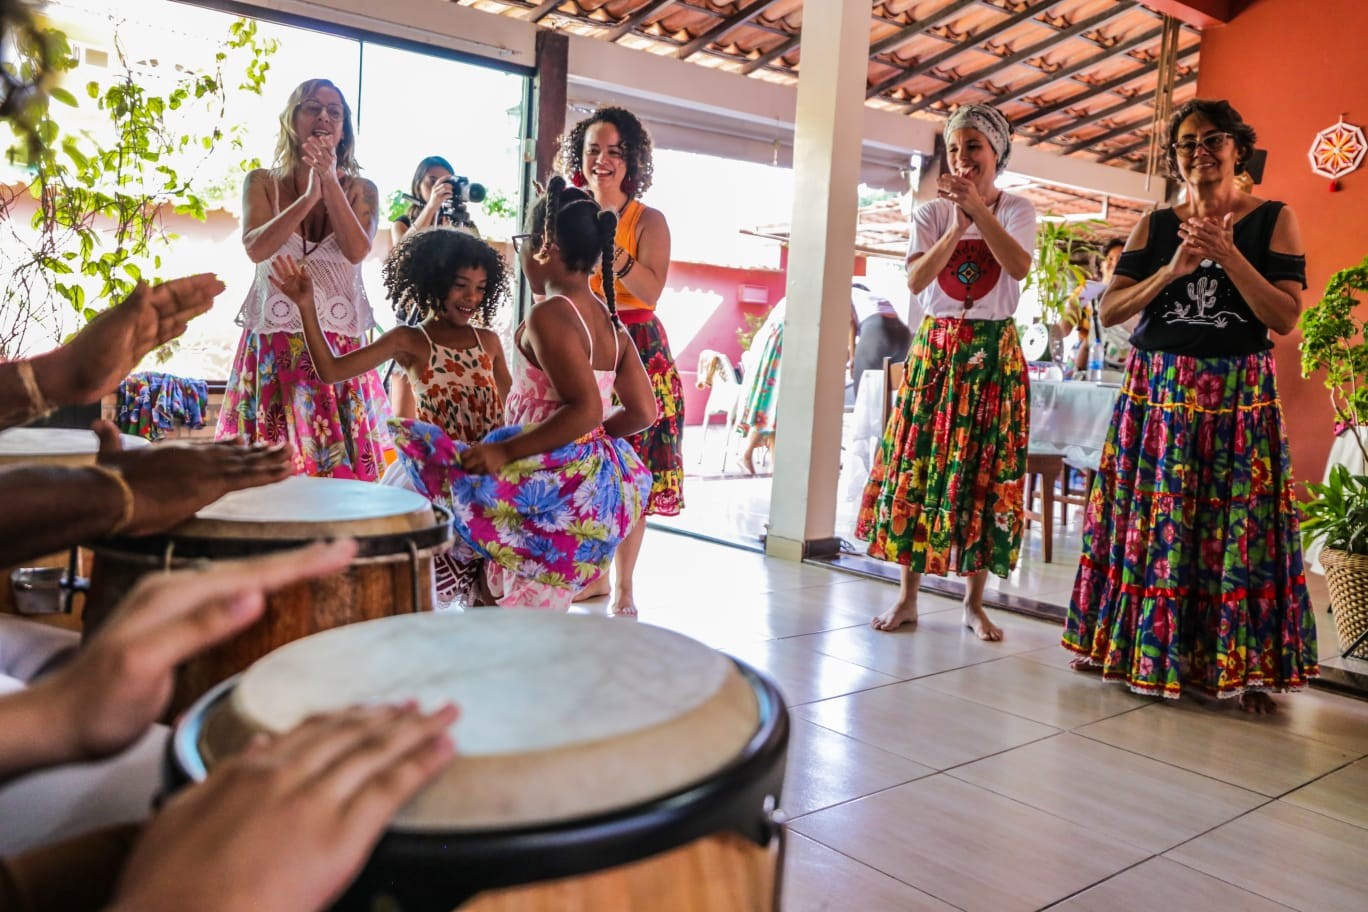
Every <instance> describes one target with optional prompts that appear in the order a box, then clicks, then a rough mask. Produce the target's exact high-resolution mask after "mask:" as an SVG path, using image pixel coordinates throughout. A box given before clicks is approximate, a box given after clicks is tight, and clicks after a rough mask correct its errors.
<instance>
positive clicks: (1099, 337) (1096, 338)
mask: <svg viewBox="0 0 1368 912" xmlns="http://www.w3.org/2000/svg"><path fill="white" fill-rule="evenodd" d="M1092 326H1093V331H1092V342H1091V343H1090V344H1089V345H1088V379H1089V380H1091V381H1092V382H1094V383H1099V382H1101V380H1102V371H1103V369H1104V368H1106V366H1107V342H1106V339H1104V338H1103V331H1102V320H1101V318H1100V315H1099V314H1098V313H1097V310H1096V308H1094V309H1093V315H1092Z"/></svg>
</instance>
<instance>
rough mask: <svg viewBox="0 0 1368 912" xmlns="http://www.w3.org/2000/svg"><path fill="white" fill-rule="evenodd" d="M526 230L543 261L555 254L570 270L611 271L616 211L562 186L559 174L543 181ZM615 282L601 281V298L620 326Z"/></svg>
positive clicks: (581, 192) (607, 274)
mask: <svg viewBox="0 0 1368 912" xmlns="http://www.w3.org/2000/svg"><path fill="white" fill-rule="evenodd" d="M547 212H554V213H555V218H553V219H550V220H548V219H547ZM527 233H528V234H530V235H531V238H530V243H531V244H532V245H533V247H534V249H536V250H537V253H536V256H537V258H538V259H540V260H542V261H543V262H545V261H546V260H547V259H548V258H549V257H551V256H553V255H556V256H559V257H560V259H561V262H562V263H564V264H565V268H566V269H568V270H570V271H571V272H577V273H588V272H592V271H593V270H594V268H595V267H597V268H599V269H600V270H602V274H603V275H606V276H611V275H612V274H613V254H614V253H615V252H616V247H615V245H614V238H615V237H616V236H617V213H616V212H613V211H611V210H608V209H601V208H599V204H598V203H596V202H594V198H593V197H592V196H590V195H589V194H588V193H587V192H586V191H584V190H581V189H579V188H578V187H568V186H566V183H565V178H563V177H561V176H560V175H559V174H557V175H556V176H554V177H552V178H551V180H550V181H548V182H547V186H546V195H545V196H543V197H542V198H541V199H539V200H537V202H536V204H535V205H533V207H532V211H531V213H530V214H529V215H528V217H527ZM615 284H616V283H615V282H604V283H603V297H604V302H605V303H606V304H607V305H608V313H609V314H610V315H611V316H612V318H613V322H614V323H615V324H617V325H621V321H620V320H619V319H618V315H617V293H616V290H615V289H614V287H613V286H614V285H615Z"/></svg>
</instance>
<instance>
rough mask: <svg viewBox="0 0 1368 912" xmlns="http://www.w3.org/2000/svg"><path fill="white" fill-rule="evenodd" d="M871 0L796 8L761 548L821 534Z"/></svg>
mask: <svg viewBox="0 0 1368 912" xmlns="http://www.w3.org/2000/svg"><path fill="white" fill-rule="evenodd" d="M872 9H873V0H821V2H815V3H808V4H807V5H806V6H805V7H804V9H803V63H802V66H801V68H800V69H799V71H798V104H797V114H796V121H797V126H796V130H795V139H794V163H793V185H794V200H795V202H794V207H793V233H792V235H791V236H790V240H789V257H788V286H787V293H788V312H787V314H786V316H785V322H784V353H783V361H782V362H781V365H782V366H781V369H780V375H779V376H780V384H781V389H782V394H781V395H780V397H779V412H778V414H777V415H776V417H775V428H776V438H775V452H774V481H773V483H772V486H771V489H770V526H769V534H768V537H767V539H766V544H765V551H766V553H768V554H770V555H771V556H774V557H782V558H786V559H789V560H800V559H801V558H802V557H803V555H804V552H805V550H807V549H806V547H805V546H807V545H808V544H809V543H821V542H824V541H827V540H829V539H831V537H832V534H833V532H834V529H835V518H836V481H837V476H838V475H839V474H840V456H841V418H842V415H843V412H844V401H845V400H844V390H845V363H846V344H847V338H848V335H847V334H848V330H849V327H850V276H851V272H852V270H853V269H854V267H855V218H856V210H857V209H858V205H859V203H858V199H857V188H858V186H859V174H860V150H861V131H862V127H863V125H864V121H865V110H864V92H865V80H866V74H867V72H868V66H869V21H870V16H871V13H872Z"/></svg>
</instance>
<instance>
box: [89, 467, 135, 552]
mask: <svg viewBox="0 0 1368 912" xmlns="http://www.w3.org/2000/svg"><path fill="white" fill-rule="evenodd" d="M90 468H91V469H93V470H94V471H96V472H98V473H99V474H100V475H103V476H104V477H105V478H108V479H109V480H111V481H113V482H114V483H115V484H116V485H118V486H119V493H120V494H121V495H123V514H122V515H121V516H120V517H119V521H118V522H116V523H115V524H114V526H113V528H111V529H110V530H109V531H108V532H106V533H105V534H106V535H118V534H119V533H120V532H122V531H123V530H124V529H127V528H128V527H129V526H130V525H132V523H133V510H134V505H135V499H134V497H133V488H131V487H130V486H129V484H128V479H126V478H124V477H123V472H120V471H119V470H118V469H115V468H111V467H109V466H103V465H93V466H91V467H90Z"/></svg>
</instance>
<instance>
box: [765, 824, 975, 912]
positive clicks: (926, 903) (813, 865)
mask: <svg viewBox="0 0 1368 912" xmlns="http://www.w3.org/2000/svg"><path fill="white" fill-rule="evenodd" d="M782 909H783V912H852V910H856V909H862V910H869V912H894V910H897V912H954V909H955V907H954V906H951V905H947V904H946V903H943V902H941V901H940V900H938V899H936V898H935V897H934V896H928V895H927V894H925V893H923V892H921V891H920V890H918V889H916V888H915V887H909V886H908V885H907V884H905V883H903V882H902V881H900V880H896V879H894V878H892V877H889V876H888V875H887V874H882V873H880V872H878V871H876V870H874V869H873V868H871V867H869V866H868V865H863V864H860V863H859V862H858V861H855V860H854V859H853V858H847V857H846V856H844V855H842V854H841V853H840V852H833V851H832V850H831V849H828V848H827V847H826V846H824V845H821V844H819V843H816V842H813V841H812V840H811V839H807V838H805V837H803V836H800V835H798V834H797V833H790V834H789V844H788V861H787V864H786V865H785V866H784V892H783V906H782Z"/></svg>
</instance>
